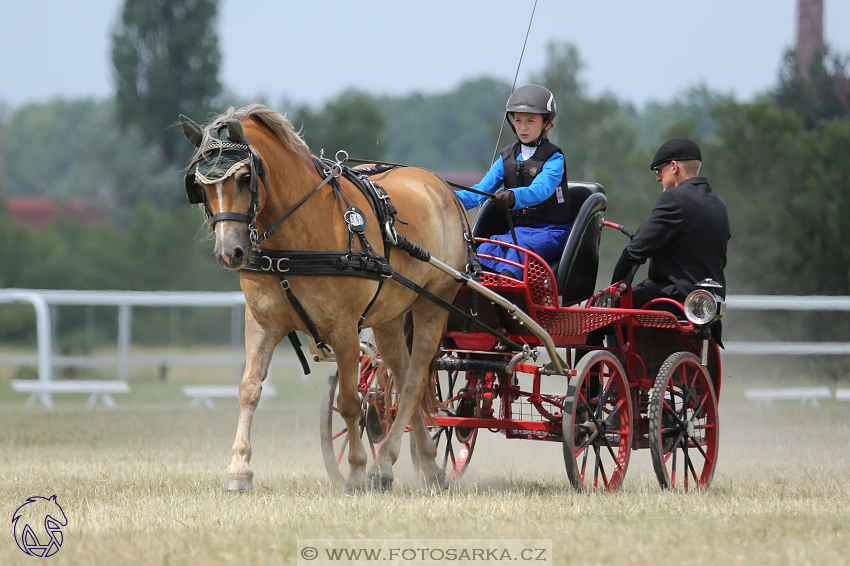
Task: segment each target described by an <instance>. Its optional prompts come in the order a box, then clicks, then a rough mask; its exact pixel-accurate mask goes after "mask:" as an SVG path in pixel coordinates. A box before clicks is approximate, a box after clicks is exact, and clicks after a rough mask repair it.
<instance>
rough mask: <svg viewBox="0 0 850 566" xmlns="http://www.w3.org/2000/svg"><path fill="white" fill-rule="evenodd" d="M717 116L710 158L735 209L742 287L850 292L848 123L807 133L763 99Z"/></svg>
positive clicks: (732, 270) (735, 258)
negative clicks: (717, 124) (718, 122)
mask: <svg viewBox="0 0 850 566" xmlns="http://www.w3.org/2000/svg"><path fill="white" fill-rule="evenodd" d="M716 115H717V117H718V118H719V120H720V127H719V128H718V130H717V136H718V141H717V142H716V143H714V144H708V145H707V146H706V151H705V153H704V156H705V157H706V159H705V162H706V163H707V164H710V166H711V171H712V173H711V175H712V177H711V178H712V184H713V185H714V184H715V181H716V185H717V187H722V190H723V193H722V196H723V198H724V199H725V200H726V203H727V205H728V208H729V215H730V222H731V223H732V232H733V237H734V240H733V241H734V246H730V254H729V267H728V269H727V272H728V273H729V274H730V276H731V278H732V279H733V281H734V283H733V284H734V287H735V289H736V292H739V293H740V292H753V293H791V294H825V295H846V294H850V222H848V221H847V219H848V218H850V192H848V191H847V179H848V178H849V177H848V176H850V161H848V160H847V155H850V120H848V119H843V120H822V121H821V122H819V124H818V125H817V126H816V127H815V128H814V129H812V130H809V131H807V130H806V128H805V125H804V123H803V121H802V120H801V119H800V118H799V117H797V116H796V115H794V114H793V113H791V112H789V111H787V110H782V109H778V108H772V107H771V106H770V104H769V103H768V102H767V101H761V102H756V103H752V104H734V103H730V104H728V105H725V106H723V107H720V108H718V110H717V113H716Z"/></svg>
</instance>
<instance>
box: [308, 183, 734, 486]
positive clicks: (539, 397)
mask: <svg viewBox="0 0 850 566" xmlns="http://www.w3.org/2000/svg"><path fill="white" fill-rule="evenodd" d="M569 190H570V202H571V203H572V205H573V213H572V216H573V218H572V225H573V229H572V233H571V234H570V236H569V239H568V241H567V243H566V246H565V249H564V252H563V255H562V257H561V259H560V261H559V262H557V263H555V264H552V265H549V264H547V263H546V262H544V261H543V260H542V259H541V258H540V257H538V256H537V255H535V254H534V253H532V252H530V251H527V250H522V249H521V248H517V247H516V246H511V245H510V244H501V243H500V245H507V246H509V247H512V248H515V249H516V250H517V251H518V252H521V253H518V254H517V259H516V261H512V260H506V261H508V262H509V263H511V264H512V265H514V266H515V267H519V268H521V269H522V270H523V278H522V280H517V279H514V278H512V277H506V276H503V275H499V274H496V273H489V272H486V273H483V274H482V275H481V277H480V279H479V280H478V281H476V280H473V279H470V278H468V277H467V278H465V284H464V286H463V287H462V288H461V290H460V291H459V292H458V294H457V296H456V298H455V300H454V306H455V307H457V308H459V309H461V310H462V311H464V312H465V313H469V314H470V315H471V316H472V317H474V319H475V321H477V322H481V323H483V324H484V325H486V327H489V329H496V330H497V332H495V333H491V332H485V331H483V330H480V329H479V328H478V327H476V326H475V325H471V324H469V322H468V320H467V321H464V320H461V319H459V318H457V317H450V318H449V323H448V327H447V330H446V332H445V335H444V337H443V340H442V343H441V349H440V352H439V353H438V357H437V360H436V363H435V364H434V369H433V376H434V379H433V386H434V394H435V398H436V401H437V403H438V404H439V409H438V411H437V413H436V415H435V416H434V417H433V421H432V423H431V425H432V426H431V431H432V433H433V439H434V442H435V443H436V444H437V447H438V459H439V458H441V459H442V466H443V469H444V470H445V471H446V474H447V477H448V478H449V479H453V478H455V477H458V476H459V475H460V474H462V473H463V472H464V470H465V469H466V468H467V466H468V465H469V463H470V458H471V456H472V453H473V449H474V447H475V442H476V439H477V436H478V434H479V433H481V431H482V429H486V430H489V431H492V432H497V433H500V434H503V435H505V436H506V437H507V438H511V439H526V440H538V441H550V442H561V443H562V446H563V452H564V462H565V465H566V471H567V476H568V478H569V480H570V483H571V484H572V485H573V486H574V487H575V488H576V489H579V490H581V489H604V490H608V491H614V490H616V489H617V488H618V487H619V486H620V485H621V484H622V482H623V479H624V477H625V474H626V470H627V468H628V463H629V456H630V453H631V451H632V450H636V449H641V448H649V449H650V452H651V456H652V462H653V466H654V469H655V473H656V476H657V478H658V482H659V483H660V485H661V486H662V487H665V488H672V489H682V490H690V489H702V488H706V487H708V486H709V485H710V483H711V479H712V476H713V474H714V471H715V468H716V463H717V450H718V412H717V399H718V396H719V393H720V382H721V379H720V376H721V365H720V355H719V350H718V348H717V345H716V343H715V341H714V339H713V338H712V337H711V334H710V332H709V328H710V326H711V324H712V323H713V322H715V321H716V320H717V319H719V318H720V317H721V316H722V315H723V313H724V306H725V305H723V303H722V301H721V299H720V298H719V297H717V296H716V295H715V294H714V292H713V291H714V286H713V285H712V282H710V281H709V282H706V284H705V285H703V288H701V289H699V290H698V291H695V292H694V293H692V294H691V295H690V296H689V297H688V299H687V300H686V301H685V303H684V304H680V303H678V302H676V301H672V300H669V299H659V300H656V301H653V302H651V303H649V304H647V305H641V308H632V307H633V305H632V295H631V286H630V284H629V282H628V281H627V282H624V283H618V284H615V285H612V286H611V287H609V288H608V289H605V290H604V291H602V292H599V293H596V294H595V295H594V290H595V285H596V275H597V269H598V259H599V256H598V252H599V242H600V238H601V233H602V228H603V226H604V225H606V224H607V225H608V226H615V227H616V225H612V224H610V223H606V222H605V221H604V215H605V209H606V203H607V201H606V198H605V194H604V189H603V188H602V186H601V185H598V184H595V183H570V188H569ZM504 222H506V220H505V218H504V216H503V215H502V212H501V211H498V210H496V209H495V208H494V207H492V206H491V205H489V204H485V206H483V207H482V210H481V212H480V213H479V215H478V217H477V218H476V222H475V226H474V228H473V235H474V236H475V237H476V241H477V242H479V243H480V242H483V241H491V240H487V238H486V236H488V235H490V234H495V233H505V232H507V231H508V229H507V226H506V224H503V223H504ZM431 263H432V264H435V266H436V267H438V268H440V269H443V270H444V271H446V272H447V273H449V274H451V275H453V276H458V275H459V274H458V273H457V272H455V271H454V270H452V269H451V268H448V267H447V266H445V265H443V264H441V263H440V262H439V261H437V260H433V259H432V260H431ZM603 293H610V294H611V295H613V296H614V298H615V299H617V300H618V306H615V307H597V306H593V303H594V301H595V299H596V298H597V297H600V296H602V294H603ZM606 296H607V295H606ZM592 331H596V332H597V334H599V333H602V334H605V335H606V340H607V344H606V345H605V346H588V345H587V341H588V340H587V339H588V335H589V334H590V333H591V332H592ZM494 334H496V335H495V336H494ZM361 349H362V354H361V363H360V381H359V393H360V397H361V401H362V415H361V420H360V427H359V430H360V434H361V437H363V435H365V436H366V437H367V439H368V443H369V445H370V447H371V457H372V459H373V460H374V458H375V457H376V454H377V450H378V447H379V446H380V444H381V442H382V441H383V439H384V437H385V435H386V432H387V430H388V429H389V426H390V424H391V422H392V419H393V417H394V407H395V393H394V392H393V390H392V388H391V387H389V386H388V385H387V383H386V380H385V379H383V377H382V375H381V373H380V369H379V368H380V355H379V352H377V351H375V349H374V348H373V347H372V346H370V345H369V344H368V343H366V342H364V343H363V344H361ZM564 377H566V382H565V380H564ZM337 387H338V376H337V375H336V373H335V371H334V370H332V371H331V375H330V376H329V380H328V384H327V388H326V390H325V395H324V397H323V404H322V428H321V434H322V450H323V455H324V458H325V465H326V468H327V470H328V472H329V474H330V475H331V477H332V478H333V479H334V480H337V481H340V482H342V481H344V475H345V474H344V473H343V472H344V471H345V470H344V469H341V466H342V467H344V466H345V460H344V459H343V457H342V456H343V453H344V452H345V448H346V446H347V444H348V432H347V429H346V427H345V426H344V424H342V419H341V418H340V417H339V415H338V411H337V410H336V407H335V403H336V396H337ZM411 452H412V454H413V456H414V458H416V451H415V450H412V451H411ZM439 463H440V462H439V461H438V464H439Z"/></svg>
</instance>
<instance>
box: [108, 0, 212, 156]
mask: <svg viewBox="0 0 850 566" xmlns="http://www.w3.org/2000/svg"><path fill="white" fill-rule="evenodd" d="M217 10H218V0H125V2H124V9H123V12H122V14H121V19H120V21H119V23H118V24H117V26H116V28H115V30H114V31H113V33H112V65H113V68H114V77H115V83H116V101H117V104H118V118H119V120H120V123H121V124H122V125H126V126H128V125H130V124H136V125H137V126H139V128H141V131H142V132H143V133H144V135H145V138H146V139H147V140H148V141H149V142H153V143H156V144H157V145H159V147H160V148H161V149H162V154H163V156H164V158H165V160H166V161H167V162H168V163H172V164H173V163H175V162H176V161H177V160H178V159H179V158H181V157H182V155H183V152H181V151H179V149H178V148H179V146H178V144H182V143H185V140H183V139H182V138H183V136H182V133H181V132H180V129H179V128H171V127H170V126H172V125H173V124H174V123H175V121H176V119H177V115H178V114H180V113H182V114H185V115H187V116H203V115H206V114H207V113H208V112H209V110H210V108H211V103H212V100H213V99H214V97H215V96H216V95H218V94H219V93H220V92H221V84H220V82H219V66H220V63H221V54H220V53H219V50H218V34H217V33H216V30H215V20H216V13H217Z"/></svg>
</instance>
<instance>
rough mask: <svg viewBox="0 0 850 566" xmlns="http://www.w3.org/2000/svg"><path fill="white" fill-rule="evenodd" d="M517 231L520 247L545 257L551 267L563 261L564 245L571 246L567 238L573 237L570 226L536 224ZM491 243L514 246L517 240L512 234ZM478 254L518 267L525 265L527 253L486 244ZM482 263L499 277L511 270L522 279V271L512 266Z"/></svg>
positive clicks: (484, 260) (489, 261)
mask: <svg viewBox="0 0 850 566" xmlns="http://www.w3.org/2000/svg"><path fill="white" fill-rule="evenodd" d="M514 231H515V232H516V239H517V244H518V245H519V246H520V247H521V248H525V249H528V250H531V251H532V252H534V253H536V254H537V255H539V256H540V257H542V258H543V259H544V260H545V261H546V262H547V263H551V262H553V261H557V260H559V259H560V258H561V254H562V253H563V252H564V245H565V244H566V243H567V237H568V236H569V235H570V225H569V224H532V225H530V226H517V227H516V228H515V229H514ZM490 239H491V240H497V241H499V242H508V243H511V244H512V243H513V237H512V236H511V234H510V233H508V234H501V235H497V236H491V237H490ZM478 253H479V254H487V255H492V256H495V257H499V258H506V259H509V260H511V261H515V262H517V263H524V262H525V254H524V253H522V252H517V251H516V250H514V249H513V248H507V247H503V246H499V245H497V244H490V243H483V244H481V245H480V246H478ZM517 254H519V259H518V258H517ZM479 261H480V262H481V265H483V266H485V267H487V268H488V269H492V270H493V271H495V272H496V273H501V272H502V271H504V270H505V269H507V270H508V271H510V272H511V273H513V275H514V277H516V278H517V279H522V271H521V270H520V269H518V268H516V267H514V266H512V265H508V264H507V263H503V262H500V261H496V260H492V259H484V258H481V259H479Z"/></svg>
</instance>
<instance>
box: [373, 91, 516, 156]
mask: <svg viewBox="0 0 850 566" xmlns="http://www.w3.org/2000/svg"><path fill="white" fill-rule="evenodd" d="M510 91H511V87H510V85H509V84H508V83H506V82H504V81H500V80H497V79H492V78H489V77H482V78H478V79H470V80H466V81H464V82H462V83H461V84H460V85H458V87H457V88H456V89H454V90H452V91H450V92H446V93H440V94H435V95H424V94H422V93H418V92H417V93H413V94H409V95H407V96H404V97H384V98H381V99H380V102H379V103H380V106H381V108H382V109H384V113H385V115H386V117H387V128H386V130H385V133H384V138H383V139H386V140H387V144H386V145H388V149H387V156H388V159H389V160H390V161H394V162H399V163H405V164H408V165H416V166H419V167H426V168H428V169H432V170H435V171H469V170H477V171H480V172H482V173H483V172H484V171H486V170H487V169H488V168H489V167H490V164H491V163H492V160H493V151H494V149H496V140H497V138H498V134H499V126H500V125H501V123H502V120H503V119H504V111H505V101H506V100H507V99H508V96H509V95H510ZM505 139H506V137H505V135H504V134H503V136H502V142H504V141H505Z"/></svg>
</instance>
